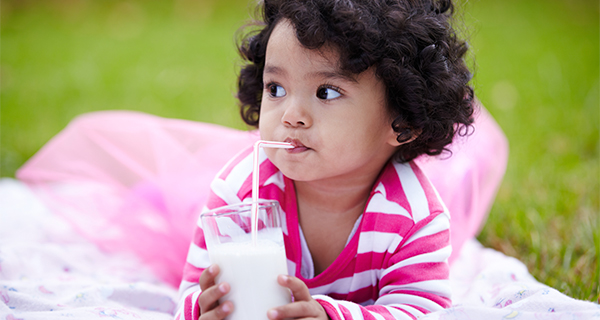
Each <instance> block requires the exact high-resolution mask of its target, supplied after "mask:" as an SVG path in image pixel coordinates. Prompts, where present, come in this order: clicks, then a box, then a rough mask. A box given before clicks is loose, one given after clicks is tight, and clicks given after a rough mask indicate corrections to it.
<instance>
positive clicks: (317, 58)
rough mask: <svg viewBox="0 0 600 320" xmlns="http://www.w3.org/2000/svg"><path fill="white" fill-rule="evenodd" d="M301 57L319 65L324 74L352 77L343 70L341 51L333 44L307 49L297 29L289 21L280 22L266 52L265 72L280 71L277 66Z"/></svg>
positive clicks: (311, 63) (309, 62)
mask: <svg viewBox="0 0 600 320" xmlns="http://www.w3.org/2000/svg"><path fill="white" fill-rule="evenodd" d="M292 56H295V57H300V59H304V60H305V61H306V62H307V63H308V64H310V65H318V66H319V67H321V68H322V69H326V70H323V71H322V72H324V73H325V72H329V73H332V74H333V73H335V74H338V75H340V76H342V77H349V78H351V77H352V75H351V74H350V73H348V72H345V71H343V70H342V68H341V63H340V50H339V49H338V48H337V47H336V46H333V45H331V44H327V43H326V44H324V45H322V46H321V47H319V48H307V47H306V46H304V45H302V44H301V43H300V41H299V40H298V38H297V36H296V29H295V27H294V26H293V25H292V24H291V22H290V21H289V20H287V19H283V20H282V21H280V22H278V23H277V25H276V26H275V28H274V29H273V32H272V33H271V35H270V37H269V41H268V44H267V51H266V61H265V71H280V70H279V69H278V68H273V67H274V66H273V64H275V65H277V66H278V65H280V64H281V65H285V64H286V62H288V61H289V59H290V57H292Z"/></svg>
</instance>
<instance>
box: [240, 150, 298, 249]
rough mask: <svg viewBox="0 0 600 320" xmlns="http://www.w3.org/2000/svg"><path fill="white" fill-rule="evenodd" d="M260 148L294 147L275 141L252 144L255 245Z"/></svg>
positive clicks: (254, 236)
mask: <svg viewBox="0 0 600 320" xmlns="http://www.w3.org/2000/svg"><path fill="white" fill-rule="evenodd" d="M260 147H263V148H280V149H291V148H294V146H293V145H292V144H291V143H288V142H277V141H265V140H258V141H256V142H255V143H254V158H253V166H254V167H253V169H252V222H251V223H252V231H251V233H252V244H253V245H256V233H257V232H258V182H259V181H258V180H259V172H258V171H259V170H258V167H259V164H258V151H259V149H260Z"/></svg>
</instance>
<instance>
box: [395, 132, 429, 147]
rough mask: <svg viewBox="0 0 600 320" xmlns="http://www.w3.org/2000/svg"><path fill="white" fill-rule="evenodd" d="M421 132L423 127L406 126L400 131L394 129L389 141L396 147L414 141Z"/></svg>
mask: <svg viewBox="0 0 600 320" xmlns="http://www.w3.org/2000/svg"><path fill="white" fill-rule="evenodd" d="M420 134H421V129H418V130H415V129H412V128H405V129H403V130H402V131H400V132H396V131H394V130H393V129H392V134H391V135H390V139H389V142H388V143H389V144H390V145H392V146H394V147H398V146H401V145H403V144H406V143H409V142H413V141H414V140H415V139H416V138H417V137H419V135H420Z"/></svg>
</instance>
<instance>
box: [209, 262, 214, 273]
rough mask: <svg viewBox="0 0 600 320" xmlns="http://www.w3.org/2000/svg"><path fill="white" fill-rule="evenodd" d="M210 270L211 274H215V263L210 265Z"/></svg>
mask: <svg viewBox="0 0 600 320" xmlns="http://www.w3.org/2000/svg"><path fill="white" fill-rule="evenodd" d="M208 272H210V274H215V265H214V264H213V265H211V266H210V267H208Z"/></svg>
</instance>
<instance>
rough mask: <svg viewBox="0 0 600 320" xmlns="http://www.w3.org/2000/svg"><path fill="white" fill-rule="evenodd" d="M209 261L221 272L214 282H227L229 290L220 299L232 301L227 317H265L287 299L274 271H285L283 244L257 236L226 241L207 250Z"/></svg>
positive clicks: (236, 319)
mask: <svg viewBox="0 0 600 320" xmlns="http://www.w3.org/2000/svg"><path fill="white" fill-rule="evenodd" d="M209 252H210V253H209V254H210V259H211V262H212V263H216V264H218V265H219V267H220V269H221V272H220V274H219V276H218V277H217V282H218V283H221V282H227V283H229V285H230V287H231V290H230V291H229V293H228V294H227V295H225V296H224V297H223V298H222V299H221V300H219V301H220V302H224V301H227V300H230V301H232V302H233V309H234V311H233V313H231V314H230V315H229V317H227V318H226V319H228V320H250V319H252V320H254V319H256V320H266V319H267V311H268V310H269V309H271V308H273V307H278V306H282V305H285V304H288V303H290V301H291V295H290V292H289V290H288V289H286V288H284V287H282V286H280V285H279V284H278V283H277V275H280V274H287V262H286V257H285V248H284V246H283V244H282V243H281V244H278V243H276V242H274V241H271V240H265V239H262V240H261V239H259V240H258V241H257V245H256V246H253V245H252V242H251V241H246V242H229V243H224V244H219V245H216V246H215V247H214V248H211V250H209Z"/></svg>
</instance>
